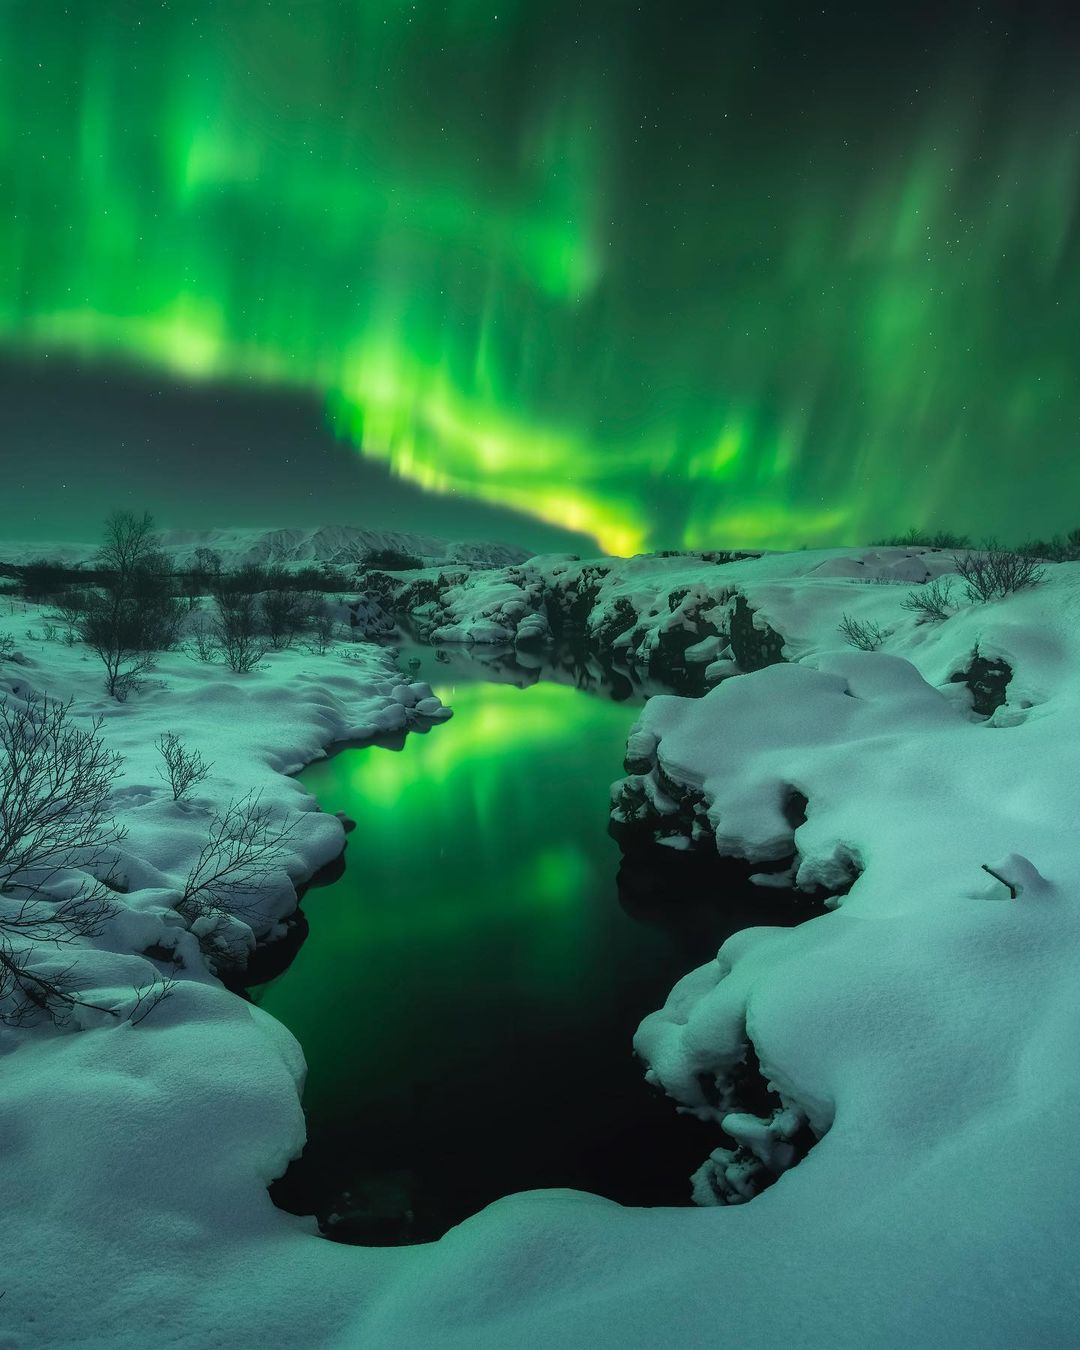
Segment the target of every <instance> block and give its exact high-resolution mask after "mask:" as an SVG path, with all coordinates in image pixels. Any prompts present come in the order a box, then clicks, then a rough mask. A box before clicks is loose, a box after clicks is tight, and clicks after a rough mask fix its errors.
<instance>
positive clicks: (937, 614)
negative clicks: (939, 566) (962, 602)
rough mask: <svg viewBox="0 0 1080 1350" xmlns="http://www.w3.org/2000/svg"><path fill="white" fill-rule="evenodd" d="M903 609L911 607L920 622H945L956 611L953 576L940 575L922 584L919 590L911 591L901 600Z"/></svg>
mask: <svg viewBox="0 0 1080 1350" xmlns="http://www.w3.org/2000/svg"><path fill="white" fill-rule="evenodd" d="M900 607H901V609H909V610H911V612H912V613H913V614H915V615H916V617H917V618H918V620H919V622H920V623H944V621H945V620H946V619H947V618H949V616H950V615H952V614H955V613H956V605H955V603H954V601H953V598H952V578H951V577H938V578H937V580H936V581H929V582H927V583H926V585H925V586H920V587H919V589H918V590H917V591H909V592H908V593H907V595H906V596H905V597H904V599H903V600H901V601H900Z"/></svg>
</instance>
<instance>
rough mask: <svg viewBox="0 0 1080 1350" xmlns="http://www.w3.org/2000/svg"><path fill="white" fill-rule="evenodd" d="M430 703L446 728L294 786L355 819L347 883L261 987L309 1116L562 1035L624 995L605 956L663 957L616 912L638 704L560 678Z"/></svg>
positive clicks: (470, 688)
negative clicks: (623, 787) (443, 705)
mask: <svg viewBox="0 0 1080 1350" xmlns="http://www.w3.org/2000/svg"><path fill="white" fill-rule="evenodd" d="M436 692H438V693H439V694H440V696H441V697H443V698H444V699H445V700H446V701H447V702H449V703H451V704H452V706H453V707H454V710H455V716H454V720H453V721H452V722H451V723H450V724H448V725H447V726H442V727H436V728H435V729H434V730H433V731H432V732H431V733H430V734H429V735H427V736H417V735H413V736H410V737H409V738H408V741H407V743H406V748H405V750H404V751H402V752H395V751H390V750H385V749H382V748H377V747H371V748H364V749H360V750H353V751H346V752H343V753H341V754H338V755H336V756H334V757H333V758H331V759H330V760H328V761H325V762H323V763H320V764H317V765H314V766H313V767H312V768H310V769H309V770H307V771H306V773H305V774H304V776H303V782H304V783H305V785H306V786H307V787H308V788H310V789H311V791H312V792H314V793H315V794H316V796H317V797H318V798H319V801H320V803H321V804H322V805H323V807H324V809H326V810H328V811H334V810H341V809H343V810H345V811H346V812H347V813H349V814H350V815H352V816H353V817H355V818H356V819H357V821H358V822H359V824H358V827H357V829H356V831H355V832H354V833H353V834H352V835H351V836H350V842H349V849H348V855H347V856H348V866H347V869H346V872H345V875H344V877H343V878H342V879H341V880H340V881H339V882H337V883H335V884H334V885H333V886H332V887H329V888H327V889H325V890H318V891H315V892H312V894H311V895H310V896H309V897H308V900H307V902H306V904H305V908H306V910H307V912H308V915H309V918H310V920H311V934H310V936H309V938H308V940H307V942H306V943H305V944H304V946H303V948H302V949H301V951H300V953H299V955H298V956H297V958H296V961H295V962H294V963H293V965H292V966H291V967H290V969H289V971H288V972H286V974H285V975H284V976H283V977H281V978H279V979H278V980H277V981H275V983H274V984H273V985H271V986H268V987H266V988H265V989H262V990H256V991H255V997H256V999H257V1001H258V1002H259V1003H260V1004H261V1005H262V1006H263V1007H264V1008H265V1009H267V1011H269V1012H271V1013H272V1014H273V1015H274V1016H275V1017H277V1018H279V1019H280V1020H281V1021H282V1022H284V1023H285V1024H286V1025H287V1026H288V1027H289V1028H290V1029H291V1030H292V1031H293V1033H294V1034H295V1035H296V1036H297V1038H298V1039H299V1040H300V1042H301V1044H302V1045H303V1047H304V1053H305V1055H306V1057H307V1060H308V1066H309V1078H308V1084H307V1089H306V1091H305V1096H304V1101H305V1106H306V1108H307V1110H308V1112H309V1115H310V1116H311V1117H312V1118H319V1119H322V1120H326V1119H327V1118H331V1119H332V1118H334V1117H335V1116H340V1115H347V1114H349V1113H350V1112H352V1111H354V1110H356V1109H357V1105H358V1103H361V1102H363V1101H365V1100H366V1099H368V1098H370V1097H371V1096H375V1095H377V1096H379V1097H380V1098H382V1099H383V1100H387V1099H390V1098H393V1097H394V1096H395V1095H398V1096H400V1097H403V1098H407V1099H409V1100H414V1099H415V1094H416V1093H417V1092H419V1093H421V1094H423V1092H424V1091H426V1090H431V1089H433V1088H434V1087H435V1086H436V1085H438V1084H441V1083H444V1082H446V1081H447V1080H448V1079H452V1078H454V1077H455V1076H456V1075H457V1074H459V1073H461V1074H466V1075H467V1076H469V1077H473V1078H475V1076H476V1073H477V1065H478V1063H479V1064H482V1063H483V1058H484V1053H483V1049H482V1048H478V1042H483V1041H486V1042H489V1048H490V1050H491V1051H492V1052H493V1055H494V1057H495V1058H497V1057H498V1055H499V1054H500V1053H505V1054H511V1055H512V1053H513V1045H514V1043H515V1041H516V1039H517V1035H518V1031H520V1032H521V1035H522V1036H523V1037H524V1038H525V1039H526V1040H527V1039H528V1038H529V1036H530V1035H531V1034H532V1031H531V1030H530V1028H532V1029H533V1030H535V1028H536V1026H537V1024H544V1023H546V1024H549V1025H550V1027H551V1028H552V1029H553V1032H554V1034H555V1035H556V1037H557V1035H558V1034H560V1033H559V1032H558V1030H557V1029H558V1028H559V1026H560V1024H565V1025H564V1026H563V1031H564V1032H565V1033H566V1034H570V1035H573V1034H574V1031H575V1022H576V1020H577V1019H578V1018H580V1017H581V1016H582V1013H583V1009H584V1008H585V1007H586V1006H587V1005H590V1006H591V1005H598V1006H601V1007H602V1006H604V1005H607V1006H609V1007H610V1006H611V1005H612V1004H613V1003H614V1002H616V1001H617V993H616V990H615V983H616V980H617V979H618V978H620V972H621V977H625V976H626V973H627V972H626V968H625V960H619V959H616V958H617V956H618V952H617V950H615V949H617V948H620V947H621V948H625V947H626V946H627V945H629V946H630V947H632V948H633V949H634V950H635V951H637V952H638V953H640V957H641V958H642V959H645V958H647V957H648V954H649V952H650V948H651V947H652V948H653V949H654V948H655V942H656V938H655V936H650V935H649V931H648V930H647V929H644V928H642V927H641V926H640V925H638V924H636V923H634V922H633V921H632V920H630V919H629V918H627V916H626V915H625V914H623V912H622V911H621V910H620V909H619V907H618V904H617V900H616V895H615V884H614V878H615V872H616V868H617V865H618V850H617V849H616V848H615V846H614V844H612V843H611V842H610V841H609V840H608V839H607V837H606V833H605V830H606V823H607V795H606V791H605V786H606V783H607V782H608V781H609V780H611V779H614V778H615V777H617V776H618V774H619V772H620V763H621V759H622V754H623V750H624V747H625V741H626V734H627V731H628V729H629V726H630V723H631V722H632V720H633V718H634V716H635V714H636V710H635V709H633V708H630V707H627V706H625V705H622V706H620V705H617V704H613V703H608V702H606V701H603V700H600V699H596V698H591V697H589V696H587V695H583V694H581V693H579V692H578V691H576V690H574V689H570V688H567V687H565V686H561V685H556V684H541V685H537V686H534V687H532V688H530V689H528V690H520V689H516V688H514V687H512V686H509V685H494V684H472V683H468V684H460V685H457V686H456V687H454V688H449V687H443V688H440V689H438V690H437V691H436ZM613 930H615V931H614V934H613ZM623 956H624V957H625V952H624V953H623ZM632 964H633V963H632ZM638 964H640V961H639V962H638ZM617 967H618V970H617V969H616V968H617ZM660 978H661V979H663V978H665V975H663V974H662V975H661V977H660ZM646 1011H648V1008H647V1007H646V1006H641V1007H640V1008H639V1012H638V1015H642V1014H643V1013H644V1012H646ZM507 1019H510V1022H511V1023H513V1022H514V1021H515V1019H516V1020H517V1023H518V1025H517V1026H514V1025H508V1024H507ZM633 1020H634V1019H633V1014H628V1015H627V1020H626V1024H625V1027H624V1028H622V1029H620V1030H619V1032H618V1037H619V1039H620V1041H621V1045H622V1049H623V1055H622V1056H620V1058H621V1059H625V1058H626V1057H628V1054H629V1038H630V1036H631V1034H632V1031H633ZM498 1047H502V1049H501V1051H500V1050H499V1049H498ZM532 1053H534V1052H532V1051H530V1054H532ZM494 1067H495V1066H494V1064H493V1068H494ZM634 1072H635V1075H636V1071H634Z"/></svg>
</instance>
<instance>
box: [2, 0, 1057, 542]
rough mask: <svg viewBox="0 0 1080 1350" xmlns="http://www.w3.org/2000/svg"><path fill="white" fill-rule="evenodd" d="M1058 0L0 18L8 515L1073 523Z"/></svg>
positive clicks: (622, 525)
mask: <svg viewBox="0 0 1080 1350" xmlns="http://www.w3.org/2000/svg"><path fill="white" fill-rule="evenodd" d="M1078 63H1080V6H1076V5H1074V4H1069V5H1062V4H1049V3H1040V0H1028V2H1027V3H1022V4H1021V3H1007V2H1006V0H986V2H985V3H978V4H976V3H972V2H970V0H955V3H954V2H953V0H935V2H934V3H921V0H909V2H908V3H903V4H894V3H891V0H879V2H877V3H862V4H840V5H832V4H808V3H804V2H803V0H771V2H770V3H761V4H753V3H744V4H740V5H729V4H725V3H722V0H712V3H701V2H699V0H662V2H661V0H643V2H642V3H640V4H637V3H633V2H632V0H505V3H500V0H484V2H483V3H482V2H481V0H415V3H407V2H405V0H66V3H65V2H62V0H0V199H2V200H3V202H4V203H5V209H4V211H3V213H2V214H0V395H2V397H3V408H4V417H3V419H2V420H0V471H2V477H0V530H3V531H5V532H6V533H8V534H20V535H24V536H25V535H31V534H33V535H37V536H38V537H47V536H49V535H57V534H65V535H67V536H69V537H77V535H78V534H82V535H83V536H84V537H85V536H93V535H94V534H95V533H96V531H97V527H98V520H99V518H100V516H101V515H102V514H103V513H104V512H105V511H107V510H109V509H111V508H112V507H114V506H116V505H133V506H138V507H141V506H148V507H149V508H150V509H152V510H154V511H155V512H156V514H157V515H158V517H159V519H160V520H161V521H162V523H165V524H184V525H203V524H206V525H214V524H248V523H251V524H257V523H265V524H304V523H318V522H333V523H337V522H349V523H357V524H364V525H373V526H380V525H381V526H386V527H389V528H395V529H408V528H415V529H421V530H426V531H437V532H441V533H445V534H450V535H455V536H469V537H482V536H487V537H498V538H502V539H507V540H510V541H512V542H519V543H522V544H525V545H526V546H529V547H534V548H546V547H568V546H574V545H575V544H577V545H578V546H579V547H580V543H581V541H582V540H583V538H584V537H585V536H588V537H589V539H585V543H586V544H587V543H589V542H590V539H594V540H596V541H597V542H598V543H599V544H600V546H601V547H603V548H604V549H606V550H609V551H613V552H621V553H628V552H633V551H636V550H640V549H645V548H682V547H685V548H702V547H720V546H725V545H729V546H740V545H744V546H745V545H750V546H752V545H760V546H768V547H790V546H796V547H797V546H799V545H802V544H809V545H819V544H821V545H824V544H834V543H854V542H859V541H862V540H865V539H867V538H873V537H877V536H880V535H883V534H888V533H892V532H895V531H899V530H903V529H905V528H906V527H908V526H909V525H913V524H914V525H922V526H926V527H928V528H953V529H956V530H960V531H965V532H970V533H973V534H975V535H976V536H979V535H982V534H985V533H990V532H993V533H997V534H999V535H1002V536H1005V537H1009V538H1020V537H1023V536H1025V535H1030V534H1048V533H1052V532H1054V531H1055V530H1061V529H1065V528H1069V527H1072V526H1075V525H1080V500H1078V496H1080V494H1078V492H1077V489H1078V488H1080V434H1078V433H1080V388H1078V376H1077V368H1078V362H1077V354H1078V352H1080V322H1078V315H1080V209H1078V208H1080V79H1077V70H1078V68H1080V64H1078Z"/></svg>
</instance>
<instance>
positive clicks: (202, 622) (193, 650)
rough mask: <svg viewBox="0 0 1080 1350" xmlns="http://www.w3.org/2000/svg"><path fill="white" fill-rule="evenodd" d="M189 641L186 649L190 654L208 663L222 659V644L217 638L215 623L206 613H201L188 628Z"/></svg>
mask: <svg viewBox="0 0 1080 1350" xmlns="http://www.w3.org/2000/svg"><path fill="white" fill-rule="evenodd" d="M188 634H189V639H190V641H189V643H188V644H187V646H186V651H187V653H188V655H189V656H193V657H195V658H196V659H197V660H199V661H205V662H206V663H207V665H211V664H212V663H213V662H215V661H217V660H219V659H220V657H221V655H222V652H221V644H220V643H219V642H218V640H217V635H216V633H215V631H214V625H213V624H212V623H210V622H209V621H208V620H207V619H206V616H205V615H199V616H198V617H197V619H196V620H195V622H194V623H192V625H191V627H190V628H189V630H188Z"/></svg>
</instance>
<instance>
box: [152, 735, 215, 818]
mask: <svg viewBox="0 0 1080 1350" xmlns="http://www.w3.org/2000/svg"><path fill="white" fill-rule="evenodd" d="M154 744H155V746H156V747H157V750H158V753H159V754H160V755H161V758H162V760H163V761H164V763H162V764H159V765H158V773H159V774H160V775H161V777H162V778H163V779H164V780H165V781H166V782H167V783H168V784H169V786H170V787H171V788H172V795H173V801H174V802H179V801H183V799H184V798H185V797H186V796H187V794H188V793H189V792H190V791H191V789H192V788H193V787H197V786H198V785H199V784H200V783H202V782H204V781H205V780H206V778H207V776H208V775H209V773H210V770H211V769H212V768H213V767H214V766H213V764H212V763H207V761H206V760H204V759H203V757H202V755H201V754H200V752H199V751H198V750H189V749H188V748H187V747H186V746H185V745H184V742H183V741H182V740H181V739H180V737H179V736H178V735H177V734H176V732H175V731H163V732H162V733H161V735H160V736H159V737H158V738H157V740H156V741H155V742H154Z"/></svg>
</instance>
